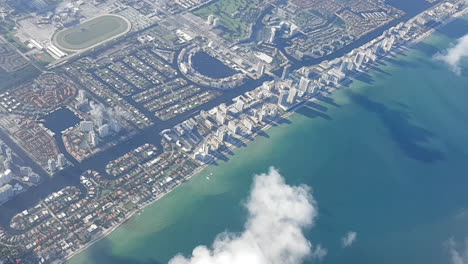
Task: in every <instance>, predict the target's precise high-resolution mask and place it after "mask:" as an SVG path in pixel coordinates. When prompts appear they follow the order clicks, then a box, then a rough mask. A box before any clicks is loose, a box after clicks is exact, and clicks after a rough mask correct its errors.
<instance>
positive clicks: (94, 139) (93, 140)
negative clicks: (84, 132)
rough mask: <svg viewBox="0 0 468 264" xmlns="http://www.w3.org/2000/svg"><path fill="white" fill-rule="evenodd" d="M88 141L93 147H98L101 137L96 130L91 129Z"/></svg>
mask: <svg viewBox="0 0 468 264" xmlns="http://www.w3.org/2000/svg"><path fill="white" fill-rule="evenodd" d="M88 141H89V144H90V145H91V147H96V146H97V145H98V144H99V138H98V136H97V135H96V132H94V131H90V132H89V134H88Z"/></svg>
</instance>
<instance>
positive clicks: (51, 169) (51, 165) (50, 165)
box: [47, 159, 57, 173]
mask: <svg viewBox="0 0 468 264" xmlns="http://www.w3.org/2000/svg"><path fill="white" fill-rule="evenodd" d="M47 165H48V168H49V172H51V173H54V172H55V171H56V170H57V163H56V162H55V160H54V159H49V161H48V163H47Z"/></svg>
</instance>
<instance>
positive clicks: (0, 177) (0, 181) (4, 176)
mask: <svg viewBox="0 0 468 264" xmlns="http://www.w3.org/2000/svg"><path fill="white" fill-rule="evenodd" d="M13 176H14V175H13V173H12V172H11V170H6V171H4V172H3V173H0V186H2V185H5V184H7V183H9V182H10V181H11V180H13Z"/></svg>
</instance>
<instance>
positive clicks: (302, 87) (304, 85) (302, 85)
mask: <svg viewBox="0 0 468 264" xmlns="http://www.w3.org/2000/svg"><path fill="white" fill-rule="evenodd" d="M310 82H311V80H310V79H308V78H306V77H304V76H303V77H301V80H300V81H299V91H301V92H303V93H305V92H307V89H308V88H309V85H310Z"/></svg>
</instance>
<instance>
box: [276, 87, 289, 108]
mask: <svg viewBox="0 0 468 264" xmlns="http://www.w3.org/2000/svg"><path fill="white" fill-rule="evenodd" d="M286 93H287V91H286V90H280V93H279V96H278V105H279V106H281V105H283V104H284V100H285V99H284V98H285V97H286Z"/></svg>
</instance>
